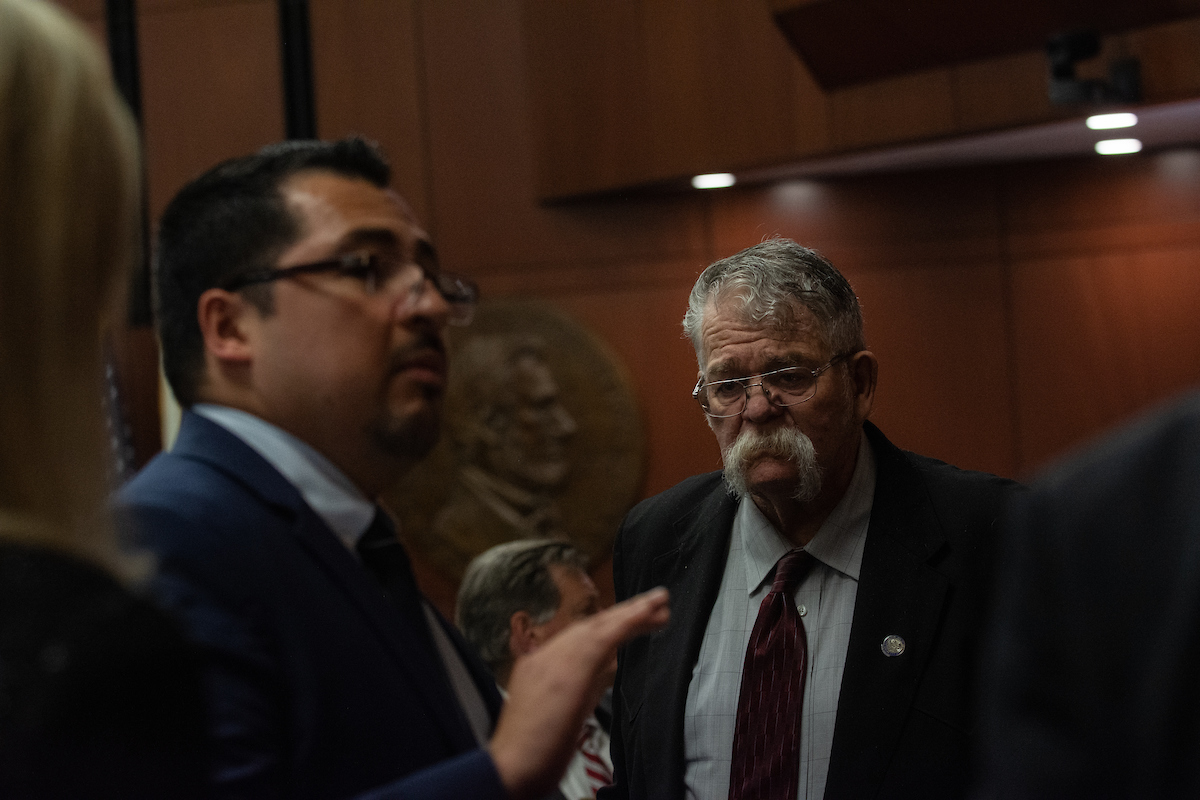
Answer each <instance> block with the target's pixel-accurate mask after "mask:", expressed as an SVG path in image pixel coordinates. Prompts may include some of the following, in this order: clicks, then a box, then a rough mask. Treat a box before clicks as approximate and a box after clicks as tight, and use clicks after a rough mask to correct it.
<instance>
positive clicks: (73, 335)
mask: <svg viewBox="0 0 1200 800" xmlns="http://www.w3.org/2000/svg"><path fill="white" fill-rule="evenodd" d="M138 169H139V168H138V149H137V136H136V132H135V128H134V125H133V122H132V120H131V119H130V116H129V114H128V112H127V111H126V109H125V107H124V105H123V103H122V101H121V100H120V98H119V96H118V95H117V93H116V92H115V90H114V88H113V85H112V82H111V79H110V77H109V73H108V69H107V65H106V62H105V60H104V58H103V57H102V55H101V53H100V51H99V48H98V47H97V45H96V44H95V43H94V42H92V41H91V40H90V37H89V36H88V34H87V33H86V32H85V31H84V30H83V29H82V28H81V27H80V26H79V25H78V24H77V23H75V22H74V21H72V20H71V19H69V18H68V17H67V15H66V14H65V13H63V12H61V11H59V10H58V9H57V8H55V7H52V6H50V5H48V4H45V3H42V2H38V0H0V796H2V797H5V798H20V797H29V798H59V797H63V798H65V797H121V798H135V797H164V798H165V797H172V798H175V797H194V796H199V786H200V783H201V776H202V771H203V763H204V762H203V755H204V754H203V745H202V741H203V739H202V736H203V712H202V710H201V709H202V706H201V703H200V694H199V684H198V679H197V677H196V672H195V668H194V666H193V665H192V660H191V654H190V651H189V650H188V649H187V648H186V646H185V645H184V643H183V642H182V640H181V639H180V638H179V636H178V635H177V634H176V632H175V630H174V627H173V625H172V624H171V623H170V621H169V620H167V619H166V618H165V617H163V616H161V615H160V614H159V612H157V611H156V610H154V609H153V608H152V607H151V606H149V605H148V604H146V603H145V602H144V601H142V600H140V599H138V598H137V597H136V596H135V595H134V594H132V593H131V592H130V591H129V590H128V589H126V588H123V584H129V583H130V582H132V581H134V580H135V579H136V578H137V577H138V576H139V574H144V573H145V572H146V570H147V568H148V564H147V562H145V561H144V560H143V559H139V558H138V557H136V556H134V555H130V554H128V553H125V552H123V551H122V549H121V547H120V546H119V544H118V537H117V535H116V531H115V527H114V524H113V522H112V520H111V519H110V518H109V517H108V515H107V514H106V512H105V507H106V495H107V494H108V492H109V490H110V488H111V487H110V486H109V485H108V481H107V458H106V456H107V450H106V439H105V432H104V417H103V409H102V397H103V394H102V386H103V381H102V376H103V372H102V361H101V357H100V341H101V330H102V328H103V327H104V325H105V324H107V323H111V322H116V321H118V320H119V319H120V313H119V308H120V304H119V303H118V302H116V298H117V297H119V296H121V295H122V293H123V292H122V289H123V285H124V281H123V278H124V277H125V274H126V270H127V267H128V265H129V263H130V261H131V259H132V256H133V255H134V253H135V246H136V241H137V239H136V235H137V221H138V218H139V213H140V199H139V186H140V179H139V172H138Z"/></svg>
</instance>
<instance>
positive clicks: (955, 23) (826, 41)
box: [771, 0, 1200, 91]
mask: <svg viewBox="0 0 1200 800" xmlns="http://www.w3.org/2000/svg"><path fill="white" fill-rule="evenodd" d="M771 5H772V6H773V9H774V15H775V22H776V24H777V25H778V26H779V28H780V30H781V31H783V33H784V35H785V36H786V37H787V39H788V41H789V42H790V43H791V45H792V48H793V49H794V50H795V51H796V52H797V53H798V54H799V55H800V57H801V58H802V59H803V60H804V62H805V64H806V65H807V66H808V68H809V70H810V71H811V72H812V74H813V77H814V78H816V80H817V82H818V83H819V84H820V85H821V87H822V88H823V89H825V90H826V91H830V90H833V89H840V88H844V87H846V86H852V85H855V84H859V83H867V82H870V81H875V80H880V79H883V78H889V77H894V76H898V75H905V74H908V73H912V72H918V71H921V70H927V69H934V68H938V67H948V66H951V65H953V64H957V63H963V62H967V61H977V60H981V59H987V58H997V57H1000V56H1005V55H1011V54H1014V53H1019V52H1023V51H1029V50H1041V49H1043V48H1044V47H1045V46H1046V42H1047V41H1048V40H1049V39H1050V37H1052V36H1055V35H1057V34H1062V33H1068V32H1071V31H1090V32H1092V33H1096V34H1100V35H1107V34H1114V33H1121V32H1124V31H1128V30H1132V29H1134V28H1142V27H1146V26H1149V25H1156V24H1159V23H1164V22H1171V21H1174V20H1178V19H1183V18H1186V17H1191V16H1195V15H1196V14H1197V13H1200V0H1137V2H1130V0H1007V2H1002V3H982V2H963V0H905V2H896V0H815V1H813V0H805V1H801V0H797V2H791V3H789V2H787V0H773V1H772V2H771Z"/></svg>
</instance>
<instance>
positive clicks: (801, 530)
mask: <svg viewBox="0 0 1200 800" xmlns="http://www.w3.org/2000/svg"><path fill="white" fill-rule="evenodd" d="M684 329H685V330H686V332H687V334H688V336H689V337H690V338H691V341H692V344H693V346H694V347H695V350H696V356H697V359H698V361H699V366H700V374H699V379H698V380H697V382H696V388H695V390H694V392H693V396H694V397H695V398H696V400H697V401H698V403H699V405H700V408H701V410H702V411H703V412H704V413H705V414H706V416H707V418H708V423H709V426H710V427H711V428H712V431H713V433H714V435H715V436H716V437H717V442H718V443H719V444H720V447H721V453H722V459H723V462H724V466H725V469H724V471H723V472H716V473H712V474H708V475H700V476H696V477H693V478H689V479H688V480H686V481H684V482H683V483H681V484H679V485H678V486H676V487H674V488H673V489H670V490H668V491H667V492H664V493H663V494H661V495H659V496H657V497H654V498H651V499H649V500H647V501H645V502H643V503H642V504H641V505H639V506H637V507H636V508H635V509H634V510H633V511H632V512H631V513H630V514H629V516H628V517H627V519H626V520H625V522H624V524H623V526H622V529H621V532H620V534H619V536H618V539H617V544H616V547H615V552H614V561H613V570H614V576H615V585H616V592H617V595H618V597H628V596H631V595H633V594H635V593H636V592H638V591H641V590H643V589H646V588H649V587H651V586H656V585H660V584H661V585H664V586H666V587H668V588H669V589H670V591H671V595H672V597H673V599H674V605H675V610H674V613H673V619H672V622H671V625H670V627H669V628H668V629H667V630H666V631H664V632H662V633H660V634H657V635H655V636H653V637H649V638H644V639H642V640H639V641H635V642H632V643H631V644H629V645H628V646H626V647H625V649H624V651H623V653H622V657H621V661H620V669H619V670H618V673H617V682H616V692H615V707H614V735H613V742H612V755H613V763H614V768H615V779H616V784H615V785H614V786H613V787H611V788H609V789H607V790H604V792H602V794H601V797H607V798H653V800H673V799H675V798H678V799H679V800H683V798H688V799H689V800H692V799H693V798H694V799H695V800H726V798H729V800H749V798H756V799H759V800H766V799H767V798H770V799H771V800H775V799H776V798H778V800H785V799H786V800H791V799H792V798H821V797H829V798H833V797H846V798H865V797H872V798H878V797H897V798H908V797H922V798H936V797H958V796H961V795H962V794H964V792H965V791H966V786H967V782H968V775H967V772H968V762H969V755H970V742H969V739H968V733H969V731H970V728H971V724H972V718H971V705H972V697H971V682H970V678H971V675H972V673H973V671H974V669H973V665H974V662H975V657H976V650H977V645H978V642H977V640H976V636H975V633H976V629H977V623H978V622H979V619H980V616H981V614H982V611H983V609H982V600H983V598H982V590H983V588H984V587H985V585H986V581H987V575H986V573H985V571H984V567H985V566H986V560H987V559H986V557H982V558H981V556H983V551H985V550H986V549H987V547H988V542H989V540H990V534H991V530H992V528H993V526H994V524H995V522H996V519H997V517H998V515H999V513H1000V510H1001V509H1002V507H1003V505H1004V503H1005V500H1006V498H1007V497H1008V496H1009V494H1010V493H1011V492H1012V491H1013V490H1014V489H1015V488H1016V484H1013V483H1012V482H1010V481H1006V480H1003V479H1000V478H997V477H995V476H992V475H986V474H982V473H973V472H965V471H962V470H959V469H957V468H955V467H952V466H949V465H947V464H944V463H942V462H939V461H934V460H932V459H928V458H923V457H921V456H918V455H915V454H913V453H908V452H905V451H902V450H900V449H898V448H896V447H895V446H894V445H892V444H891V443H890V442H889V441H888V440H887V439H886V438H885V437H884V435H883V434H882V433H881V432H880V431H879V429H878V428H876V427H875V426H874V425H872V424H871V423H869V422H867V421H866V419H867V416H868V415H869V414H870V411H871V406H872V402H873V400H874V394H875V383H876V375H877V371H878V363H877V361H876V358H875V355H874V354H873V353H871V351H869V350H867V349H866V343H865V340H864V337H863V323H862V313H861V310H860V308H859V304H858V299H857V297H855V295H854V291H853V290H852V289H851V287H850V284H849V283H847V281H846V279H845V278H844V277H843V276H842V275H841V273H839V272H838V271H837V270H836V269H835V268H834V267H833V265H832V264H830V263H829V262H828V261H827V260H825V259H824V258H823V257H821V256H820V255H819V254H817V253H815V252H814V251H812V250H809V249H807V248H804V247H801V246H800V245H798V244H796V243H795V242H793V241H791V240H788V239H771V240H767V241H764V242H762V243H761V244H758V245H756V246H754V247H750V248H748V249H746V250H744V251H742V252H741V253H738V254H737V255H734V256H732V257H730V258H727V259H724V260H722V261H718V262H716V263H715V264H712V265H711V266H710V267H708V269H706V270H705V271H704V272H703V273H702V274H701V276H700V278H699V280H698V281H697V282H696V285H695V287H694V288H693V289H692V293H691V297H690V299H689V307H688V311H687V315H686V316H685V318H684Z"/></svg>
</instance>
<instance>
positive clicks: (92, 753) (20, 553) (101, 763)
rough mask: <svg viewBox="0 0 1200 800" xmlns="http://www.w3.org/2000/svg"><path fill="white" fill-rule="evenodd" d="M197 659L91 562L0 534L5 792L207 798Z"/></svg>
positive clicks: (0, 754) (18, 797) (44, 798)
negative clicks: (14, 540)
mask: <svg viewBox="0 0 1200 800" xmlns="http://www.w3.org/2000/svg"><path fill="white" fill-rule="evenodd" d="M206 756H207V738H206V731H205V715H204V704H203V700H202V689H201V683H200V669H199V665H198V664H197V661H196V657H195V653H194V652H193V651H192V649H191V648H190V647H189V646H188V645H187V642H186V641H185V640H184V638H183V636H182V635H181V634H180V633H179V631H178V630H177V628H176V626H175V625H174V624H173V622H172V620H170V619H168V618H167V617H166V615H164V614H163V613H162V612H161V611H159V610H158V609H156V608H154V606H153V605H151V604H150V603H149V602H147V601H146V600H144V599H143V598H140V597H137V596H135V595H133V594H130V592H129V591H128V590H126V589H124V588H123V587H122V586H120V585H119V584H118V583H117V581H116V580H115V579H114V578H113V577H112V576H111V575H109V574H108V573H106V572H104V571H102V570H100V569H99V568H97V567H96V566H95V565H93V564H89V563H86V562H84V561H81V560H79V559H76V558H73V557H71V556H68V555H65V554H64V553H60V552H57V551H54V550H50V549H46V548H41V547H33V546H29V545H24V544H18V543H15V542H7V541H4V540H2V539H0V797H3V798H5V799H6V800H68V799H69V798H89V799H90V800H167V798H171V800H199V799H200V798H201V797H204V796H206V793H205V791H204V789H205V785H206V782H207V781H206V778H207V774H206V770H207V766H208V764H207V757H206Z"/></svg>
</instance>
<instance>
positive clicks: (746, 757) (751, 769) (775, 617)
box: [729, 550, 812, 800]
mask: <svg viewBox="0 0 1200 800" xmlns="http://www.w3.org/2000/svg"><path fill="white" fill-rule="evenodd" d="M811 561H812V560H811V559H810V558H809V556H808V554H807V553H805V552H804V551H803V550H791V551H789V552H788V553H787V554H785V555H784V556H783V558H781V559H779V563H777V564H776V565H775V580H774V581H773V582H772V583H771V591H769V592H767V596H766V597H764V598H763V601H762V605H761V606H759V607H758V619H756V620H755V621H754V630H752V631H751V632H750V643H749V645H747V647H746V664H745V666H744V667H743V668H742V692H741V695H740V696H739V698H738V710H737V722H736V723H735V727H734V730H733V761H732V765H731V768H730V773H729V800H795V797H796V785H797V783H798V782H799V780H800V711H801V708H802V706H803V703H804V677H805V673H806V672H807V671H808V663H807V662H808V641H807V638H806V636H805V633H804V623H803V622H802V621H801V620H800V612H798V611H797V610H796V603H795V602H794V601H793V600H792V593H793V592H794V591H795V590H796V585H797V584H798V583H799V582H800V578H801V577H802V576H803V574H804V572H805V570H806V569H807V567H808V565H809V564H810V563H811Z"/></svg>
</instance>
